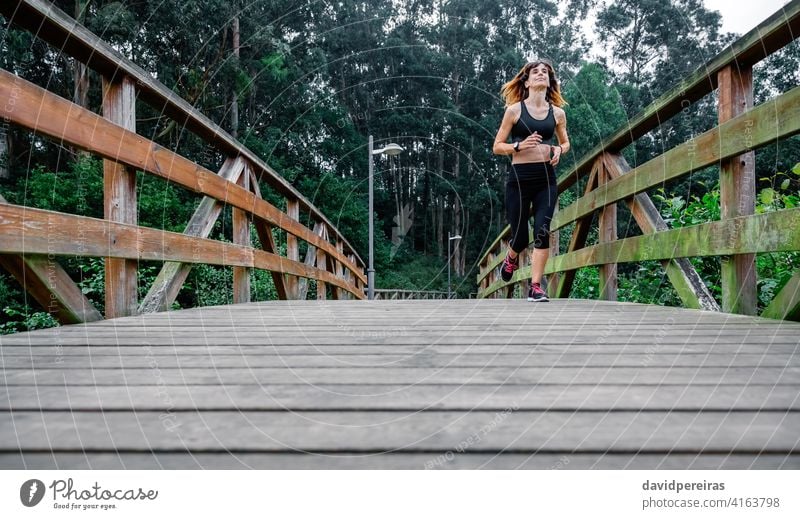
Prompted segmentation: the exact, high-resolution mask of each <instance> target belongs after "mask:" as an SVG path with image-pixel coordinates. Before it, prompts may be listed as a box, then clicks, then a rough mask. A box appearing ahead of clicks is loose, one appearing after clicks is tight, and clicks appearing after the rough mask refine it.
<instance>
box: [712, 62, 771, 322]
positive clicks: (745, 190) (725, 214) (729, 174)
mask: <svg viewBox="0 0 800 519" xmlns="http://www.w3.org/2000/svg"><path fill="white" fill-rule="evenodd" d="M717 81H718V83H719V122H720V124H722V123H725V122H727V121H729V120H731V119H733V118H734V117H736V116H738V115H745V116H746V115H747V112H748V110H750V109H752V108H753V69H752V67H742V68H740V67H739V66H737V65H729V66H727V67H725V68H723V69H722V70H720V71H719V74H717ZM781 116H782V115H781ZM772 117H773V118H777V117H776V116H775V115H774V114H773V115H772ZM755 123H756V121H755V120H752V121H751V123H750V124H751V125H755ZM719 195H720V216H721V217H722V218H723V219H725V218H736V217H737V216H746V215H751V214H753V213H754V212H755V209H756V155H755V152H753V151H746V152H745V153H742V154H741V155H737V156H734V157H730V158H727V159H725V160H723V161H722V162H721V164H720V168H719ZM721 270H722V273H721V280H722V309H723V310H724V311H726V312H732V313H736V314H747V315H755V313H756V311H757V302H758V297H757V295H756V255H755V254H752V253H751V254H733V255H731V256H725V257H723V258H722V264H721Z"/></svg>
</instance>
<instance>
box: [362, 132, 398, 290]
mask: <svg viewBox="0 0 800 519" xmlns="http://www.w3.org/2000/svg"><path fill="white" fill-rule="evenodd" d="M402 151H403V147H402V146H400V145H398V144H395V143H393V142H390V143H389V144H387V145H386V146H385V147H383V148H381V149H378V150H374V149H372V135H370V136H369V266H368V267H367V299H369V300H370V301H371V300H373V299H375V265H374V262H373V251H374V245H375V239H374V234H375V229H374V225H375V224H374V222H373V216H372V213H373V212H374V209H373V206H374V196H373V194H372V189H373V187H372V186H373V181H372V175H373V173H374V171H375V166H374V165H373V163H372V157H373V156H374V155H381V154H383V153H385V154H386V155H397V154H398V153H400V152H402Z"/></svg>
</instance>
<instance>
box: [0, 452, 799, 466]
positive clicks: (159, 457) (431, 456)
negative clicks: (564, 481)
mask: <svg viewBox="0 0 800 519" xmlns="http://www.w3.org/2000/svg"><path fill="white" fill-rule="evenodd" d="M440 456H443V455H442V454H437V453H425V454H408V453H397V452H393V453H384V454H366V455H364V454H324V455H323V454H302V453H276V454H252V453H238V452H237V453H219V454H206V453H191V454H174V453H137V452H120V453H93V452H91V453H80V454H76V453H63V452H58V453H55V454H43V453H25V454H1V453H0V467H2V468H4V469H17V470H19V469H26V470H47V469H52V467H53V466H57V467H59V468H60V469H63V470H89V469H93V470H122V469H128V470H155V469H183V470H189V469H262V470H264V469H273V470H274V469H296V470H297V469H300V470H302V469H338V470H348V469H351V470H352V469H360V470H363V469H403V470H415V469H416V470H421V469H430V470H455V469H460V470H464V469H469V470H476V469H495V470H498V469H502V470H513V469H528V470H531V469H533V470H576V469H598V470H620V469H638V470H683V469H687V468H689V469H694V470H719V469H725V470H748V469H755V470H775V469H795V470H796V469H798V468H800V456H798V455H788V456H787V455H760V456H759V455H753V454H725V455H718V454H704V455H702V456H698V455H696V454H614V453H594V454H575V453H571V452H567V453H549V452H547V453H542V452H540V453H536V454H533V455H532V454H509V453H506V454H503V455H498V454H494V453H488V454H472V453H469V454H468V453H457V452H454V453H451V454H449V455H447V456H446V457H444V458H442V457H440Z"/></svg>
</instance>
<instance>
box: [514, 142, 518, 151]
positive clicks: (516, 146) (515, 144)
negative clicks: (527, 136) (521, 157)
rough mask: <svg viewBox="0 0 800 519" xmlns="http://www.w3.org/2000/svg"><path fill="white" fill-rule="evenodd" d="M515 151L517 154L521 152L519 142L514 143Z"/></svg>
mask: <svg viewBox="0 0 800 519" xmlns="http://www.w3.org/2000/svg"><path fill="white" fill-rule="evenodd" d="M514 151H515V152H518V151H519V141H517V142H515V143H514Z"/></svg>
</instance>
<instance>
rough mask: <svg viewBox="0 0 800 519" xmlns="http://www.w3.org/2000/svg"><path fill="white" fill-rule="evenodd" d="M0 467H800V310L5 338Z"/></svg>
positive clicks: (295, 312)
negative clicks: (786, 314) (784, 315)
mask: <svg viewBox="0 0 800 519" xmlns="http://www.w3.org/2000/svg"><path fill="white" fill-rule="evenodd" d="M0 362H2V368H3V371H2V372H3V377H2V380H1V381H0V384H1V385H0V415H2V417H0V468H23V467H27V468H36V469H40V468H61V469H76V468H158V467H164V468H201V467H204V468H245V467H256V468H411V469H426V468H436V469H442V468H537V469H546V468H564V469H571V468H794V469H796V468H800V413H799V412H798V411H800V398H798V397H799V396H800V323H789V322H780V321H770V320H765V319H759V318H752V317H742V316H733V315H728V314H718V313H711V312H701V311H695V310H684V309H674V308H664V307H656V306H646V305H637V304H629V303H609V302H598V301H581V300H556V301H553V302H551V303H549V304H532V303H527V302H525V301H520V300H456V301H374V302H368V301H320V302H317V301H280V302H268V303H256V304H247V305H236V306H224V307H211V308H198V309H192V310H184V311H177V312H170V313H161V314H151V315H148V316H146V317H132V318H122V319H115V320H109V321H103V322H99V323H93V324H89V325H78V326H68V327H62V328H57V329H53V330H43V331H37V332H32V333H25V334H18V335H14V336H3V337H0Z"/></svg>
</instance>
